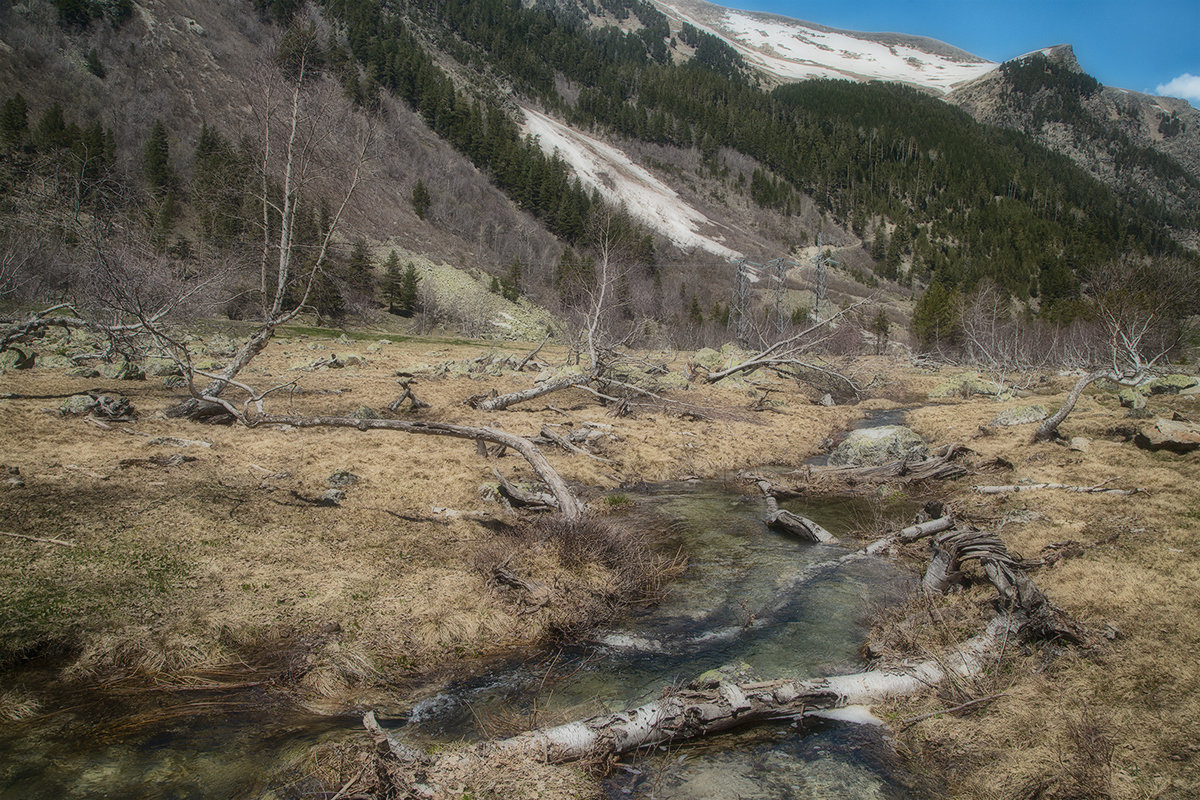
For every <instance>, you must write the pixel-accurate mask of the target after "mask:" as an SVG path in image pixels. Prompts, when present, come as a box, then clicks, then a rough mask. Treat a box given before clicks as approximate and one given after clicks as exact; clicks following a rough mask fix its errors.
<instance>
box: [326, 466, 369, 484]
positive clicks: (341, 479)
mask: <svg viewBox="0 0 1200 800" xmlns="http://www.w3.org/2000/svg"><path fill="white" fill-rule="evenodd" d="M360 480H362V478H360V477H358V476H357V475H355V474H354V473H353V472H351V471H350V470H348V469H339V470H338V471H337V472H335V473H333V474H332V475H330V476H329V481H328V483H329V485H330V486H332V487H334V488H336V487H339V486H353V485H354V484H356V483H358V482H359V481H360Z"/></svg>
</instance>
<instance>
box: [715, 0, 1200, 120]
mask: <svg viewBox="0 0 1200 800" xmlns="http://www.w3.org/2000/svg"><path fill="white" fill-rule="evenodd" d="M714 1H715V2H717V3H718V4H719V5H724V6H727V7H734V8H741V9H747V10H755V11H768V12H771V13H774V14H783V15H784V16H788V17H793V18H795V19H802V20H807V21H809V22H818V23H821V24H822V25H829V26H831V27H834V28H848V29H850V30H856V31H891V32H896V33H910V34H915V35H919V36H930V37H932V38H934V39H940V40H942V41H944V42H946V43H947V44H952V45H954V46H956V47H961V48H962V49H964V50H967V51H968V52H971V53H974V54H975V55H978V56H982V57H984V58H987V59H990V60H992V61H1004V60H1006V59H1009V58H1013V57H1015V56H1019V55H1021V54H1023V53H1027V52H1029V51H1031V50H1037V49H1039V48H1042V47H1048V46H1050V45H1055V44H1071V45H1074V46H1075V55H1076V56H1077V57H1078V58H1079V63H1080V64H1081V65H1082V66H1083V68H1084V70H1086V71H1087V72H1088V73H1090V74H1091V75H1093V76H1094V77H1095V78H1096V79H1097V80H1099V81H1100V82H1101V83H1103V84H1106V85H1108V86H1117V87H1120V88H1122V89H1133V90H1134V91H1139V92H1149V93H1151V94H1159V93H1160V92H1159V91H1158V90H1159V88H1160V87H1162V88H1163V89H1164V90H1166V91H1165V92H1162V93H1167V94H1171V95H1172V96H1175V97H1186V98H1187V99H1189V100H1190V101H1191V103H1192V105H1194V106H1197V107H1200V0H1143V1H1142V2H1137V0H1091V2H1085V0H986V1H985V0H714ZM1172 81H1175V83H1172Z"/></svg>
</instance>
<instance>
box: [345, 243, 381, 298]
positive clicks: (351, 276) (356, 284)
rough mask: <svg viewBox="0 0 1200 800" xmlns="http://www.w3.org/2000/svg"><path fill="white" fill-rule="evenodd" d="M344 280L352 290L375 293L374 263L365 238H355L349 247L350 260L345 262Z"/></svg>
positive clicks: (372, 294) (366, 293)
mask: <svg viewBox="0 0 1200 800" xmlns="http://www.w3.org/2000/svg"><path fill="white" fill-rule="evenodd" d="M346 282H347V283H348V284H350V288H352V289H354V291H356V292H358V293H360V294H363V295H366V296H367V297H373V296H374V295H375V273H374V264H372V263H371V251H370V250H369V249H368V248H367V241H366V240H365V239H356V240H355V242H354V245H353V246H352V247H351V249H350V260H349V261H347V262H346Z"/></svg>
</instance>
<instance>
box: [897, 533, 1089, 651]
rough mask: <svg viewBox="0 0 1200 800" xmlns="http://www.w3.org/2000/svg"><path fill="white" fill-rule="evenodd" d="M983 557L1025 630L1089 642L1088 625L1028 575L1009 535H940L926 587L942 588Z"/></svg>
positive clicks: (992, 579) (994, 583) (990, 576)
mask: <svg viewBox="0 0 1200 800" xmlns="http://www.w3.org/2000/svg"><path fill="white" fill-rule="evenodd" d="M967 561H978V562H979V563H980V566H982V567H983V571H984V574H985V575H987V578H988V581H989V582H991V584H992V586H994V587H995V589H996V591H997V593H998V594H999V595H1000V607H1001V608H1002V609H1003V610H1005V611H1007V612H1009V613H1011V614H1013V615H1014V617H1015V618H1017V619H1018V620H1019V622H1020V627H1019V630H1020V632H1021V633H1022V634H1023V635H1024V636H1027V637H1029V638H1034V639H1051V640H1052V639H1062V640H1064V641H1068V642H1071V643H1072V644H1080V643H1082V642H1083V641H1084V638H1085V634H1084V630H1083V627H1082V626H1081V625H1080V624H1079V623H1077V622H1075V621H1074V620H1073V619H1071V618H1070V617H1069V616H1068V615H1067V614H1066V613H1065V612H1064V611H1062V609H1060V608H1058V607H1057V606H1055V605H1054V604H1053V603H1051V602H1050V600H1049V598H1047V597H1046V595H1045V594H1044V593H1043V592H1042V591H1041V590H1040V589H1038V588H1037V586H1036V585H1035V584H1034V582H1033V581H1032V580H1031V579H1030V578H1029V576H1028V575H1026V574H1025V569H1024V564H1023V563H1022V562H1020V561H1019V560H1018V559H1016V558H1015V557H1014V556H1013V555H1012V554H1010V553H1009V552H1008V548H1007V547H1006V546H1005V544H1004V540H1002V539H1001V538H1000V537H998V536H995V535H994V534H990V533H988V532H987V531H976V530H952V531H949V532H947V533H943V534H941V535H940V536H938V537H937V538H936V539H935V540H934V554H933V558H932V559H931V560H930V563H929V568H928V569H927V570H926V571H925V577H924V578H923V579H922V581H921V585H922V587H923V588H924V589H925V590H926V591H930V592H935V593H942V592H944V591H946V589H948V588H949V587H950V585H951V584H952V583H954V582H956V581H958V580H959V578H960V577H961V573H960V571H959V567H961V566H962V564H963V563H965V562H967Z"/></svg>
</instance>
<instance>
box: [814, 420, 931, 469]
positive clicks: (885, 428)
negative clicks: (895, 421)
mask: <svg viewBox="0 0 1200 800" xmlns="http://www.w3.org/2000/svg"><path fill="white" fill-rule="evenodd" d="M928 455H929V446H928V445H927V444H926V443H925V440H924V439H922V438H921V437H920V436H918V435H917V434H916V433H915V432H913V431H912V430H911V429H909V428H906V427H904V426H903V425H882V426H880V427H877V428H861V429H859V430H853V431H850V433H849V435H847V436H846V440H845V441H843V442H842V443H841V444H840V445H838V446H837V448H836V449H835V450H834V451H833V452H832V453H830V454H829V464H830V466H835V467H842V466H855V467H865V466H879V465H881V464H887V463H889V462H891V461H897V460H899V459H901V458H905V457H908V458H913V459H922V458H925V457H927V456H928Z"/></svg>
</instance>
